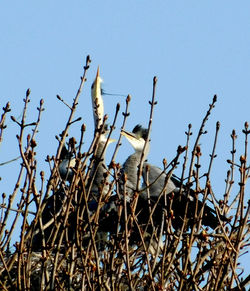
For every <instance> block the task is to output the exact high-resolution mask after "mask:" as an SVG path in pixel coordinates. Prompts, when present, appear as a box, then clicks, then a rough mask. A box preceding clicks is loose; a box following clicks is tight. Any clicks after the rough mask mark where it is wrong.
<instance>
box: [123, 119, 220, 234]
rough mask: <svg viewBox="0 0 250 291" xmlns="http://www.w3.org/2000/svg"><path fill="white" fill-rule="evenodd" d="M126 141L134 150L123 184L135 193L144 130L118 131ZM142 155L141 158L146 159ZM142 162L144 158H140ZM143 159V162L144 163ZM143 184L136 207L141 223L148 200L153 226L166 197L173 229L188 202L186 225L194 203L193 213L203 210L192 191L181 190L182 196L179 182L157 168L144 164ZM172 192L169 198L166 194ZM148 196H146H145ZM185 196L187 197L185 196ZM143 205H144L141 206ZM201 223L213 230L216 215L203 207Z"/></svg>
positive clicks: (126, 167) (128, 161)
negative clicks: (153, 210)
mask: <svg viewBox="0 0 250 291" xmlns="http://www.w3.org/2000/svg"><path fill="white" fill-rule="evenodd" d="M121 133H122V134H123V135H124V136H125V137H126V138H127V139H128V141H129V142H130V144H131V145H132V146H133V148H134V149H135V153H134V154H132V155H131V156H129V157H128V158H127V160H126V162H125V163H124V166H123V171H124V172H125V173H126V174H127V185H128V188H130V189H132V190H131V192H130V193H129V194H130V196H131V193H133V190H135V187H136V183H137V177H138V175H137V171H138V166H139V163H140V161H141V159H140V157H141V154H142V150H143V148H144V145H145V142H146V138H147V135H148V133H147V129H144V128H142V127H141V126H140V125H137V126H136V127H135V128H134V129H133V132H132V133H129V132H125V131H123V132H121ZM148 148H149V147H147V150H146V155H147V153H148ZM146 155H145V158H146ZM144 160H145V159H144ZM144 160H143V162H144ZM142 176H143V185H142V193H141V195H140V196H139V197H140V199H139V200H138V206H139V208H140V209H138V211H139V212H140V219H141V222H142V223H147V221H148V216H149V215H150V213H149V207H148V198H149V199H150V202H151V206H152V205H154V204H155V203H156V202H157V203H158V204H157V205H156V210H155V212H154V218H155V221H156V222H157V223H160V222H161V220H162V210H163V209H164V208H165V207H166V202H165V201H166V200H165V199H164V196H165V195H167V197H168V198H169V199H172V203H168V204H172V206H171V209H167V210H168V214H170V213H173V217H174V221H173V226H174V227H175V228H179V227H181V226H182V224H183V219H184V216H185V209H186V205H187V203H188V209H187V214H186V218H187V219H188V225H189V226H190V225H191V224H192V223H193V222H194V214H195V209H196V203H197V210H198V211H197V213H198V214H199V212H200V211H201V209H202V207H203V203H202V202H201V201H199V200H197V199H196V195H195V193H194V191H193V190H192V189H190V188H189V189H184V191H183V192H182V193H180V186H181V183H180V182H179V181H178V180H177V179H175V178H173V177H168V176H167V174H166V173H164V172H163V171H162V170H161V169H160V168H158V167H156V166H153V165H150V164H148V163H146V162H144V164H143V172H142ZM170 193H173V197H172V196H169V195H168V194H170ZM148 194H149V195H148ZM161 194H164V195H162V198H161V199H160V201H158V198H159V196H160V195H161ZM188 194H189V196H188ZM145 202H146V204H145ZM202 224H203V225H205V226H209V227H211V228H213V229H214V228H216V227H217V226H218V225H219V221H218V218H217V216H216V212H215V211H214V210H213V209H212V208H211V207H209V206H207V205H205V206H204V213H203V217H202Z"/></svg>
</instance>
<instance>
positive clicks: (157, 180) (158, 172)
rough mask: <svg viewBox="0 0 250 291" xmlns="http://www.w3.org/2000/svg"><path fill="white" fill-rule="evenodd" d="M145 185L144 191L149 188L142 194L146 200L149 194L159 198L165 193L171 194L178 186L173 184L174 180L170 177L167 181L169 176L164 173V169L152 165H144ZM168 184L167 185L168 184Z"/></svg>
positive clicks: (143, 186)
mask: <svg viewBox="0 0 250 291" xmlns="http://www.w3.org/2000/svg"><path fill="white" fill-rule="evenodd" d="M142 176H143V181H144V182H143V185H142V189H144V188H145V187H147V186H148V188H146V189H145V190H144V191H143V192H142V193H141V196H142V197H143V198H144V199H147V198H148V193H149V195H150V197H159V195H160V194H161V193H162V192H163V190H164V194H169V193H171V192H173V191H175V190H176V187H177V186H176V184H175V183H174V182H173V180H172V178H171V177H169V179H168V181H166V180H167V175H166V173H164V172H163V171H162V169H160V168H158V167H156V166H153V165H150V164H149V163H144V164H143V170H142ZM166 182H167V184H166Z"/></svg>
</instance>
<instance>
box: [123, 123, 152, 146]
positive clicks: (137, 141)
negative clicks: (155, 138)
mask: <svg viewBox="0 0 250 291" xmlns="http://www.w3.org/2000/svg"><path fill="white" fill-rule="evenodd" d="M121 134H122V135H123V136H125V137H126V138H127V140H128V141H129V143H130V144H131V145H132V147H133V148H134V150H135V151H142V150H143V148H144V145H145V142H146V140H147V136H148V130H147V129H146V128H143V127H142V126H141V125H140V124H138V125H136V126H135V127H134V129H133V131H132V132H128V131H125V130H122V131H121ZM148 148H149V145H148V146H147V148H146V151H148Z"/></svg>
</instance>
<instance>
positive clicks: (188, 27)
mask: <svg viewBox="0 0 250 291" xmlns="http://www.w3.org/2000/svg"><path fill="white" fill-rule="evenodd" d="M249 53H250V2H249V1H248V0H245V1H230V0H221V1H213V0H210V1H191V0H190V1H184V0H182V1H168V0H162V1H147V0H144V1H139V0H138V1H135V0H133V1H132V0H130V1H129V0H127V1H108V0H106V1H93V0H92V1H86V0H84V1H83V0H81V1H80V0H74V1H63V0H61V1H56V0H54V1H41V2H39V3H38V1H1V4H0V65H1V70H0V80H1V82H0V84H1V86H0V98H1V99H0V100H1V104H0V105H1V107H3V105H5V103H6V102H7V101H10V103H11V108H12V112H11V114H12V115H15V116H16V117H18V116H19V115H20V114H21V112H22V106H23V102H22V99H23V98H24V96H25V91H26V89H27V88H31V98H32V102H31V104H30V107H29V112H30V114H29V118H28V119H29V120H30V121H33V119H34V118H35V114H36V110H35V108H36V107H37V106H38V104H39V100H40V98H44V101H45V104H44V106H45V108H46V111H45V112H44V114H43V116H42V122H41V126H40V133H39V134H38V136H37V140H38V143H39V146H38V148H37V151H38V155H37V158H38V162H39V169H43V170H45V171H48V166H47V164H46V163H45V162H44V159H45V157H46V155H47V154H49V155H52V154H54V153H55V150H56V146H57V142H56V140H55V138H54V136H55V135H56V134H58V133H60V132H61V130H62V129H63V127H64V124H65V121H66V116H67V114H68V113H69V112H68V110H67V108H66V107H65V106H64V105H63V104H62V103H60V102H59V101H58V100H57V99H56V94H59V95H60V96H61V97H62V98H63V99H65V101H67V102H68V103H71V102H72V98H73V97H74V96H75V93H76V90H77V88H78V85H79V80H80V79H79V77H80V75H81V74H82V66H83V64H84V62H85V57H86V55H87V54H89V55H90V56H91V58H92V63H91V69H90V70H89V73H88V80H89V81H88V83H87V84H86V87H85V89H84V91H83V94H82V96H81V100H80V103H79V107H78V112H77V115H76V116H82V118H83V121H84V122H85V123H86V125H87V128H88V132H87V134H86V138H87V140H86V146H87V145H88V140H90V139H91V137H92V134H93V132H92V131H93V120H92V112H91V103H90V86H91V83H92V80H93V79H94V76H95V73H96V69H97V66H98V65H100V68H101V75H102V78H103V79H104V89H105V90H106V91H107V92H110V93H120V94H125V95H127V94H131V95H132V101H131V106H130V111H131V116H130V118H129V120H128V123H127V129H128V130H130V129H132V128H133V127H134V125H135V124H137V123H142V124H143V125H147V123H148V114H149V105H148V103H147V100H149V99H150V98H151V94H152V79H153V76H155V75H156V76H157V77H158V85H157V101H158V105H157V106H156V108H155V116H154V120H153V129H152V136H151V139H152V142H151V152H150V155H149V162H150V163H153V164H156V165H159V166H160V165H161V161H162V159H163V157H166V158H167V160H171V159H172V158H173V157H174V155H175V152H176V148H177V146H178V145H179V144H182V145H183V144H184V141H185V134H184V131H185V130H186V129H187V125H188V124H189V123H192V125H193V132H194V134H195V133H197V130H198V128H199V126H200V122H201V120H202V117H203V116H204V114H205V112H206V110H207V108H208V104H209V103H210V102H211V100H212V97H213V95H214V94H217V95H218V102H217V105H216V108H215V109H214V111H213V113H212V116H211V118H210V119H209V121H208V123H207V130H208V135H207V136H204V137H203V139H202V140H201V144H202V147H204V148H206V150H205V149H204V152H203V156H202V159H203V160H202V163H204V166H203V168H202V169H201V170H203V169H204V171H206V167H205V165H206V161H207V159H208V155H209V153H210V152H211V150H212V140H213V136H214V131H215V124H216V121H217V120H219V121H220V122H221V130H220V136H219V141H218V150H217V154H218V157H217V159H216V161H215V165H214V171H213V173H212V175H213V177H214V181H212V182H213V186H214V190H215V192H216V195H217V197H221V196H222V195H223V190H224V179H225V177H226V171H227V169H228V165H227V164H226V159H228V158H230V150H231V140H230V133H231V131H232V129H233V128H234V129H236V132H237V134H238V140H237V144H238V151H237V157H239V155H240V154H242V152H241V150H242V146H243V135H242V133H241V129H242V128H243V125H244V122H245V121H247V120H248V121H250V120H249V108H250V81H249V80H250V57H249ZM116 102H120V103H121V106H122V110H124V105H125V100H124V98H123V97H110V96H106V97H105V111H106V113H108V114H109V116H110V118H111V117H112V116H113V112H114V108H115V104H116ZM120 121H121V119H119V122H120ZM7 123H8V128H7V129H6V131H5V135H4V142H3V144H2V145H1V158H0V162H3V161H6V160H8V159H12V158H14V157H16V156H17V155H18V152H17V141H16V138H15V136H16V133H17V126H16V125H15V124H14V123H13V122H12V121H10V119H8V121H7ZM119 124H120V123H118V124H117V133H116V134H115V136H116V135H117V134H118V130H119ZM79 128H80V123H78V124H75V125H74V126H72V128H71V132H70V135H71V136H75V137H79ZM130 152H131V149H130V147H129V145H128V143H126V142H124V143H123V146H122V149H121V151H120V153H119V155H118V157H117V161H119V162H121V163H122V162H124V160H125V158H126V156H127V155H128V154H129V153H130ZM19 163H20V161H18V162H16V163H12V164H10V165H6V166H5V167H4V168H3V167H1V168H0V176H1V177H2V181H1V182H0V183H1V189H2V190H1V191H6V192H7V193H8V191H11V189H12V188H11V187H10V185H11V183H10V182H9V180H8V179H9V176H10V175H11V177H14V173H15V171H16V169H17V168H18V165H19ZM6 177H8V179H6ZM235 189H237V186H235Z"/></svg>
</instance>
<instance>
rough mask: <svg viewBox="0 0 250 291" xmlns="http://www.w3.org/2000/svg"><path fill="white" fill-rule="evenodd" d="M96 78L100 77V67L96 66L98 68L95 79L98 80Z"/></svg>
mask: <svg viewBox="0 0 250 291" xmlns="http://www.w3.org/2000/svg"><path fill="white" fill-rule="evenodd" d="M98 77H100V66H98V68H97V72H96V77H95V78H96V79H97V78H98Z"/></svg>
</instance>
